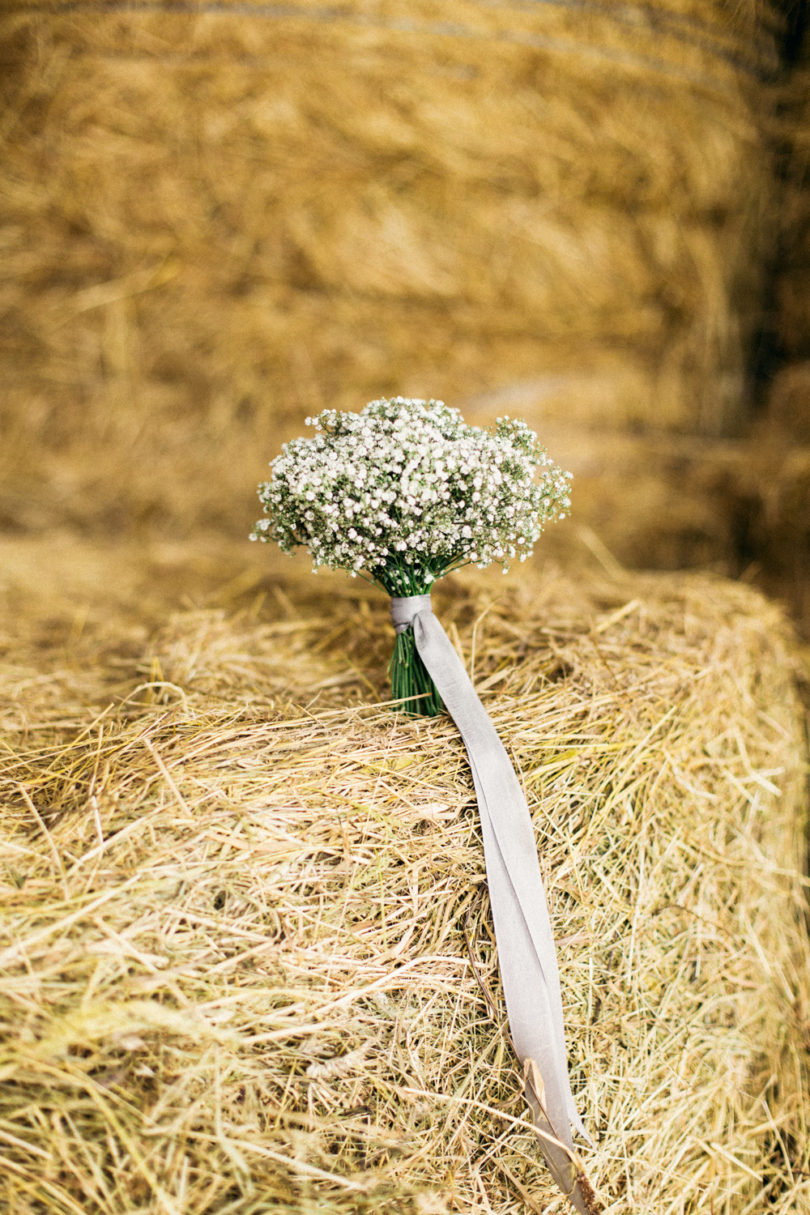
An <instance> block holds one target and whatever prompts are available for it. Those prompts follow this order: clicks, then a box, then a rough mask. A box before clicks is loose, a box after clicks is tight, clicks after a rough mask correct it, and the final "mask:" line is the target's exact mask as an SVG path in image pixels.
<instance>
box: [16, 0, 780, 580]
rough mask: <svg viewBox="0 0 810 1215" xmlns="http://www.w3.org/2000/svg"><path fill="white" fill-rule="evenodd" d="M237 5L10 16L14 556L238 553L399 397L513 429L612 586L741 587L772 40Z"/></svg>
mask: <svg viewBox="0 0 810 1215" xmlns="http://www.w3.org/2000/svg"><path fill="white" fill-rule="evenodd" d="M228 8H229V6H228V5H227V4H224V5H219V4H217V5H207V6H206V5H197V4H189V5H165V6H164V5H159V4H158V5H152V4H143V5H132V6H130V5H126V6H119V5H116V4H114V3H112V4H104V3H99V4H93V3H85V4H81V3H72V4H68V5H54V6H49V5H33V6H29V5H25V4H22V5H20V6H17V7H15V8H14V9H12V12H11V15H9V16H7V17H6V18H5V22H4V26H5V51H4V55H3V59H4V66H5V80H4V91H5V93H6V97H7V104H6V123H5V140H4V156H5V165H6V168H5V172H4V213H5V221H6V223H5V227H4V257H3V266H2V270H1V271H0V273H2V276H3V285H2V288H1V290H2V301H3V305H4V308H5V323H4V333H3V344H4V347H5V350H6V353H7V356H8V362H7V368H6V370H5V377H6V378H5V385H6V387H5V393H4V397H5V403H4V417H3V427H4V443H3V448H2V454H1V455H0V460H2V473H3V475H2V478H0V481H1V482H2V485H3V491H2V504H1V506H2V512H3V515H4V517H5V518H6V519H7V520H8V523H9V525H10V526H13V527H18V526H22V527H26V528H42V527H44V526H52V525H53V522H54V520H59V521H65V522H68V523H71V524H73V523H76V524H78V525H79V526H81V527H83V528H85V529H87V528H91V529H92V530H93V531H95V532H98V531H107V532H109V533H112V532H114V533H120V532H121V530H122V529H123V530H132V529H143V528H144V527H148V528H150V529H154V528H155V527H158V528H160V529H161V530H164V531H167V532H173V533H175V534H176V533H177V532H178V531H181V530H184V529H187V528H188V527H191V526H195V525H197V524H199V523H201V522H204V523H211V524H213V525H215V526H217V527H226V528H228V529H234V530H235V529H238V528H242V529H244V526H245V524H246V523H247V522H248V520H249V517H250V513H251V512H252V509H253V508H252V507H251V506H250V491H249V490H248V489H247V486H249V485H251V484H252V483H254V482H255V481H256V480H258V478H259V477H260V476H261V475H262V473H263V471H264V464H265V461H266V459H267V458H269V455H270V454H272V452H273V451H275V450H276V448H277V446H278V443H279V441H280V440H281V439H284V438H287V437H289V436H290V435H291V434H293V433H296V432H297V431H298V430H300V428H301V423H302V419H303V417H304V416H306V414H308V413H311V412H314V411H316V410H317V409H318V408H319V407H322V406H324V405H332V404H335V405H338V406H340V407H348V408H359V407H360V406H362V404H364V403H365V401H366V400H369V399H371V398H372V397H373V396H378V395H381V394H385V393H391V392H403V393H406V394H413V395H426V396H430V395H434V396H440V397H444V398H445V399H447V400H448V401H449V402H450V403H453V404H460V405H463V406H464V407H465V408H467V410H468V412H470V414H471V416H473V417H480V418H481V419H484V418H488V417H491V415H492V413H493V412H494V411H498V410H499V409H509V410H511V411H513V412H522V413H524V414H526V415H528V416H529V417H530V418H531V419H532V421H534V422H536V423H537V425H538V426H539V427H540V428H541V429H542V431H543V433H544V435H545V436H546V437H547V441H548V443H549V445H550V446H552V447H553V448H554V450H555V454H556V455H557V456H558V458H559V459H561V460H563V461H564V462H567V463H568V464H569V465H570V466H571V467H572V469H573V471H574V473H575V474H576V475H577V478H578V516H579V518H580V520H581V521H582V522H584V523H587V524H589V525H590V526H593V527H594V528H595V529H596V530H597V531H598V533H599V534H600V536H601V537H602V539H603V540H604V541H605V542H606V543H608V545H609V547H611V549H612V550H613V551H614V552H615V553H616V555H617V556H618V557H619V558H620V559H621V560H625V561H630V562H632V563H634V564H640V565H645V564H646V565H649V564H654V565H657V566H667V565H681V564H693V565H699V564H705V563H706V562H707V561H712V562H715V563H719V562H723V561H725V562H726V563H727V565H730V566H732V567H736V566H739V565H740V563H741V562H742V564H745V563H746V562H747V561H748V562H750V560H751V554H750V553H746V552H742V553H740V551H739V550H740V547H741V544H742V548H743V549H744V547H745V539H746V537H742V540H741V537H740V535H739V533H740V530H741V527H742V529H743V531H744V530H745V521H744V519H743V520H742V523H741V519H742V516H743V515H744V513H745V510H746V504H747V509H748V511H749V513H751V511H752V510H755V509H756V507H757V504H758V503H759V500H760V498H761V496H762V492H763V491H762V484H761V482H763V481H764V482H766V483H767V485H768V486H772V485H773V481H774V472H775V471H776V472H777V474H778V472H779V462H778V461H777V460H774V459H771V460H770V462H769V463H768V466H767V468H766V469H763V470H760V469H759V468H758V467H757V468H752V463H751V453H750V450H749V449H748V448H747V447H742V448H741V447H740V446H739V443H738V441H739V440H740V439H741V437H742V436H744V435H745V434H746V433H747V431H748V429H749V428H750V424H751V420H752V410H753V407H754V402H753V401H752V399H751V392H752V388H751V376H750V363H751V361H752V358H753V357H754V356H753V354H752V350H753V347H754V345H755V342H756V340H757V335H758V332H759V329H760V327H761V325H762V315H761V314H762V300H763V292H764V290H765V288H766V286H767V282H766V279H767V276H768V272H769V268H770V259H771V256H772V251H773V247H774V243H775V241H776V239H777V232H778V228H779V214H780V201H779V199H778V198H777V197H776V167H775V160H776V159H778V148H779V139H780V137H781V136H780V134H779V130H780V128H779V126H778V121H777V120H778V118H779V99H780V97H781V94H780V93H779V90H778V88H777V85H778V84H779V83H780V81H781V75H780V73H781V67H780V59H779V46H780V38H781V36H782V35H781V33H780V27H779V22H778V20H777V17H776V14H775V12H774V11H773V10H772V9H770V8H769V7H768V6H766V5H762V4H760V3H750V4H741V5H735V6H734V7H733V9H730V8H729V7H728V6H726V5H713V4H702V5H697V6H689V5H681V4H669V5H666V6H656V7H655V8H654V9H653V8H644V7H638V8H628V7H626V6H620V5H610V4H604V5H595V4H594V5H585V6H580V5H573V6H572V5H566V4H513V5H509V4H483V3H478V2H472V0H452V2H448V3H444V4H442V5H441V6H439V8H438V9H437V7H436V6H435V5H417V4H409V5H407V6H403V5H401V4H396V3H388V4H374V5H367V4H363V5H357V6H353V5H351V4H348V5H344V6H342V7H341V8H340V9H339V10H336V9H325V8H321V7H319V6H317V5H314V4H311V3H299V4H292V5H286V6H283V7H278V6H273V5H267V4H258V3H257V4H248V5H240V6H239V7H238V10H234V11H233V12H229V11H228ZM251 14H255V15H251ZM684 439H686V446H684V445H683V440H684ZM710 440H713V441H711V442H710ZM777 479H778V478H777ZM45 486H47V488H45ZM209 487H210V489H209ZM662 506H663V507H664V509H662ZM651 518H654V519H655V521H656V522H655V526H652V527H651V526H650V523H649V520H650V519H651ZM793 518H794V519H795V518H800V512H798V511H796V510H795V509H794V511H793ZM797 526H798V528H799V530H800V526H801V525H800V524H799V525H797ZM756 544H757V545H758V549H759V550H761V549H762V548H763V544H762V543H761V540H760V539H759V538H757V540H756ZM755 555H757V556H759V555H760V553H759V552H758V553H757V554H755Z"/></svg>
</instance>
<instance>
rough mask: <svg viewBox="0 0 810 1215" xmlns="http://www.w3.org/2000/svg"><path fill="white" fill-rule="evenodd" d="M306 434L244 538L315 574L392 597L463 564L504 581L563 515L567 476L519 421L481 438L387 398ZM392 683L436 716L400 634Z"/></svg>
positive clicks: (435, 413) (280, 460)
mask: <svg viewBox="0 0 810 1215" xmlns="http://www.w3.org/2000/svg"><path fill="white" fill-rule="evenodd" d="M307 424H308V425H311V426H314V427H315V430H316V434H315V435H314V436H313V437H312V438H301V439H294V440H293V441H292V442H290V443H287V444H285V445H284V447H283V448H282V452H281V454H280V455H279V456H277V457H276V458H275V460H273V461H272V463H271V466H270V467H271V468H272V476H271V478H270V480H269V481H267V482H266V483H264V484H263V485H261V486H260V487H259V498H260V500H261V502H262V504H263V506H264V510H265V515H266V517H265V518H263V519H261V520H260V521H259V522H258V523H257V524H256V527H255V529H254V531H253V534H252V536H251V539H254V540H267V541H270V540H273V541H276V543H278V544H279V545H280V546H281V548H282V549H283V550H284V552H288V553H289V552H292V551H293V549H295V548H296V547H298V546H299V545H303V546H304V547H305V548H307V549H308V550H309V552H310V554H311V556H312V560H313V565H314V568H315V569H318V568H319V567H320V566H327V567H329V568H330V569H342V570H346V571H348V573H349V574H351V575H352V576H353V577H357V576H359V577H362V578H366V579H368V580H369V581H370V582H373V583H376V585H377V586H379V587H381V588H382V589H383V590H384V591H386V592H387V593H388V594H389V595H390V596H392V597H394V598H397V597H411V596H421V595H428V594H429V593H430V590H431V587H432V586H433V583H434V582H435V581H436V580H437V579H438V578H442V577H443V576H444V575H445V574H449V573H451V572H452V571H453V570H457V569H460V568H461V567H462V566H464V565H471V564H472V565H477V566H478V567H479V568H481V569H483V568H484V567H485V566H488V565H490V564H492V563H493V562H500V563H501V564H502V566H503V569H504V573H505V572H506V571H507V569H508V568H509V563H510V561H514V560H515V559H517V560H519V561H524V560H525V559H526V558H527V557H528V556H529V555H530V554H531V552H532V547H533V545H534V543H535V541H536V540H537V538H538V537H539V536H540V533H541V532H542V531H543V528H544V526H545V524H546V523H548V522H549V521H551V520H553V519H561V518H563V517H564V516H565V515H566V514H567V512H568V509H569V507H570V479H571V478H570V473H567V472H563V470H562V469H561V468H559V467H558V466H557V465H556V464H554V463H553V461H552V460H550V459H549V457H548V456H547V455H546V453H545V451H544V449H543V448H542V447H541V446H540V444H539V443H538V439H537V435H536V434H534V432H533V431H532V430H530V429H529V427H528V426H527V425H526V423H525V422H522V421H519V420H516V419H512V418H498V420H497V421H496V423H495V425H494V426H493V427H491V428H489V429H486V430H485V429H482V428H481V427H478V426H469V425H467V423H465V421H464V419H463V418H462V416H461V414H460V413H459V412H458V410H456V409H450V408H448V406H446V405H445V404H444V403H443V402H442V401H433V400H430V401H422V400H412V399H410V398H406V397H394V398H392V399H390V400H388V399H385V398H383V399H382V400H379V401H372V402H371V404H370V405H367V406H366V408H365V409H364V410H363V411H362V413H359V414H355V413H338V412H337V411H336V410H333V409H326V410H324V411H323V412H322V413H320V414H319V415H318V417H316V418H307ZM390 675H391V692H392V696H393V698H394V699H395V700H397V701H402V702H403V704H404V706H405V708H406V711H409V712H412V713H418V714H424V715H426V716H434V715H435V714H437V713H439V712H440V711H441V709H442V702H441V697H440V696H439V693H438V692H437V690H436V687H435V685H434V683H433V680H432V679H431V678H430V676H429V675H428V673H427V671H426V670H425V667H424V665H423V663H422V661H421V659H420V657H419V654H418V653H417V651H416V648H415V645H414V638H413V630H412V629H411V628H410V627H408V626H406V627H404V628H400V629H398V632H397V637H396V641H395V646H394V654H393V658H392V660H391V666H390Z"/></svg>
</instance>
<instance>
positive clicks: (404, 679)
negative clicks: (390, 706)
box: [388, 628, 444, 717]
mask: <svg viewBox="0 0 810 1215" xmlns="http://www.w3.org/2000/svg"><path fill="white" fill-rule="evenodd" d="M388 674H389V675H390V677H391V696H392V697H393V699H394V700H404V701H407V702H408V703H407V704H405V705H403V709H404V711H405V712H406V713H411V714H413V715H414V716H422V717H436V716H438V714H439V713H441V711H442V709H443V708H444V706H443V704H442V699H441V697H440V696H439V693H438V691H437V690H436V685H435V684H434V682H433V680H432V679H431V677H430V675H429V674H428V672H427V670H426V668H425V664H424V663H423V662H422V659H421V658H420V657H419V654H418V652H417V649H416V641H415V640H414V635H413V629H412V628H408V629H405V630H404V631H403V632H401V633H397V637H396V641H395V642H394V653H393V654H392V655H391V662H390V664H389V666H388Z"/></svg>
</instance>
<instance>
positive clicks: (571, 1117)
mask: <svg viewBox="0 0 810 1215" xmlns="http://www.w3.org/2000/svg"><path fill="white" fill-rule="evenodd" d="M412 625H413V631H414V638H415V641H416V648H417V651H418V653H419V656H420V657H421V659H422V661H423V663H424V664H425V667H426V668H427V670H428V673H429V674H430V676H431V678H432V679H433V682H434V683H435V685H436V687H437V689H438V691H439V694H440V696H441V697H442V700H443V701H444V703H445V706H446V708H447V710H448V712H449V713H450V715H451V717H452V718H453V720H454V721H455V723H456V725H457V727H458V729H459V733H460V734H461V736H462V739H463V740H464V744H465V747H466V749H467V753H468V755H469V759H470V766H471V768H472V773H473V780H474V783H475V791H476V796H477V799H478V806H479V811H480V814H481V824H482V831H483V836H484V855H485V861H486V868H487V883H488V887H489V894H490V903H491V905H492V915H493V920H494V924H495V939H496V943H497V949H498V963H499V967H500V971H501V977H502V980H503V986H504V995H505V998H506V1007H507V1012H508V1015H509V1025H510V1029H511V1031H512V1038H513V1040H514V1043H515V1049H516V1051H517V1054H518V1057H519V1059H520V1061H521V1063H522V1064H523V1065H524V1068H526V1069H529V1070H527V1072H526V1076H527V1077H528V1076H530V1079H526V1095H527V1100H528V1101H529V1105H530V1107H531V1110H532V1115H533V1118H534V1121H535V1125H536V1127H537V1131H538V1137H539V1139H540V1144H541V1148H542V1150H543V1154H544V1156H545V1158H546V1161H547V1163H548V1166H549V1169H550V1171H551V1173H552V1176H553V1177H554V1179H555V1181H556V1182H557V1184H558V1185H559V1187H560V1189H561V1190H562V1191H563V1193H565V1194H566V1195H567V1196H568V1197H569V1199H570V1201H571V1202H572V1203H573V1205H574V1206H575V1207H576V1209H577V1210H578V1211H580V1212H582V1213H583V1215H593V1212H594V1211H595V1210H596V1209H597V1208H596V1207H595V1206H594V1205H593V1202H592V1201H590V1186H588V1184H587V1182H586V1181H585V1179H584V1176H583V1175H582V1172H581V1168H580V1166H579V1165H578V1163H577V1160H576V1155H575V1152H574V1147H573V1139H572V1136H571V1125H572V1124H573V1126H574V1127H575V1128H576V1129H577V1130H578V1131H580V1132H581V1133H582V1134H583V1136H584V1137H585V1138H586V1139H587V1138H588V1136H587V1135H586V1134H585V1131H584V1128H583V1126H582V1123H581V1120H580V1118H579V1115H578V1113H577V1110H576V1107H575V1105H574V1099H573V1095H572V1093H571V1087H570V1081H569V1078H568V1064H567V1052H566V1045H565V1034H564V1027H563V1010H562V996H561V993H560V982H559V971H558V967H557V957H556V950H555V947H554V937H553V932H552V928H551V921H550V918H549V912H548V903H547V901H546V895H545V890H544V887H543V881H542V877H541V874H540V865H539V862H538V857H537V846H536V843H535V838H534V831H533V828H532V823H531V818H530V815H529V809H528V806H527V805H526V800H525V798H524V796H523V791H522V789H521V787H520V783H519V782H518V779H517V777H516V775H515V772H514V769H513V767H512V764H511V762H510V760H509V756H508V755H507V753H506V750H505V748H504V746H503V744H502V742H501V740H500V738H499V737H498V734H497V731H496V730H495V727H494V726H493V724H492V722H491V720H490V718H489V714H488V713H487V712H486V709H484V706H483V705H482V704H481V701H480V700H479V698H478V694H477V693H476V691H475V688H474V687H473V685H472V683H471V682H470V679H469V677H468V675H467V672H466V671H465V669H464V665H463V663H462V662H461V660H460V659H459V657H458V655H457V654H456V651H455V650H454V648H453V646H452V643H451V642H450V639H449V637H448V636H447V634H446V633H445V631H444V629H443V628H442V626H441V624H440V622H439V620H438V619H437V618H436V616H434V614H433V612H432V611H431V610H430V609H429V608H427V609H425V610H422V611H419V612H418V613H417V614H416V615H415V616H414V618H413V622H412ZM589 1203H590V1204H589Z"/></svg>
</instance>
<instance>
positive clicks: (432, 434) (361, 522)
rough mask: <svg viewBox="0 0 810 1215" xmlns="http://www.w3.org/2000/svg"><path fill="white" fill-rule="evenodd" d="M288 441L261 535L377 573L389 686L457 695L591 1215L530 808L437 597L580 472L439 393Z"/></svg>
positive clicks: (500, 894) (578, 1183)
mask: <svg viewBox="0 0 810 1215" xmlns="http://www.w3.org/2000/svg"><path fill="white" fill-rule="evenodd" d="M307 421H308V422H309V423H310V424H311V425H314V427H315V429H316V434H315V435H314V436H313V437H312V438H309V439H294V440H293V441H292V442H291V443H287V444H286V445H285V446H284V448H283V449H282V451H281V454H280V455H279V456H277V457H276V458H275V460H273V462H272V464H271V468H272V470H273V472H272V476H271V478H270V480H269V481H267V482H266V483H265V484H263V485H261V486H260V487H259V497H260V499H261V501H262V503H263V505H264V510H265V518H263V519H261V520H260V521H259V522H258V523H257V524H256V527H255V529H254V532H253V537H252V538H253V539H255V540H275V541H276V542H277V543H278V544H279V545H280V546H281V548H282V549H284V551H285V552H292V551H293V549H295V548H297V547H298V546H299V545H303V546H304V547H306V548H307V549H309V552H310V554H311V556H312V560H313V563H314V566H315V569H318V568H319V567H320V566H328V567H329V568H331V569H343V570H347V571H348V572H349V573H350V574H352V575H354V576H355V577H361V578H366V579H368V581H370V582H373V583H375V584H376V585H377V586H379V587H381V588H382V589H383V590H384V591H386V592H387V593H388V594H389V595H390V596H391V616H392V619H393V622H394V626H395V629H396V634H397V637H396V642H395V647H394V656H393V659H392V661H391V667H390V672H391V684H392V692H393V695H394V699H395V700H397V701H401V702H403V704H404V705H405V706H406V708H407V709H408V710H409V711H410V712H414V713H422V714H427V715H430V716H432V715H435V714H436V713H439V712H440V711H441V709H442V705H443V704H444V707H446V709H447V711H448V712H449V714H450V716H451V717H452V718H453V720H454V721H455V723H456V725H457V726H458V729H459V732H460V734H461V736H462V738H463V740H464V744H465V746H466V749H467V754H468V756H469V760H470V767H471V769H472V776H473V781H474V784H475V792H476V798H477V801H478V807H479V812H480V815H481V823H482V833H483V840H484V854H485V860H486V869H487V882H488V887H489V895H490V904H491V907H492V917H493V921H494V925H495V939H496V942H497V947H498V963H499V967H500V971H501V978H502V980H503V988H504V995H505V998H506V1007H507V1012H508V1015H509V1025H510V1029H511V1031H512V1040H513V1043H514V1047H515V1051H516V1053H517V1055H518V1058H519V1059H520V1061H521V1064H522V1066H523V1082H524V1091H525V1095H526V1099H527V1101H528V1103H529V1106H530V1108H531V1111H532V1119H533V1122H534V1126H535V1128H536V1129H537V1133H538V1136H539V1137H540V1144H541V1148H542V1151H543V1154H544V1156H545V1158H546V1161H547V1163H548V1166H549V1169H550V1170H551V1173H552V1175H553V1177H554V1179H555V1181H556V1182H557V1184H558V1185H559V1187H560V1189H561V1190H562V1191H563V1193H565V1194H566V1195H567V1196H568V1198H569V1199H570V1201H571V1203H572V1204H573V1205H574V1207H575V1208H576V1209H577V1210H578V1211H579V1212H581V1215H594V1212H596V1211H598V1210H599V1207H598V1204H597V1201H596V1198H595V1195H594V1194H593V1191H592V1190H591V1188H590V1185H589V1183H588V1180H587V1177H586V1176H585V1173H584V1170H583V1168H582V1165H581V1163H580V1161H579V1158H578V1157H577V1155H576V1152H575V1150H574V1145H573V1138H572V1134H571V1128H572V1127H574V1128H576V1130H578V1131H579V1132H580V1133H581V1134H582V1135H583V1136H585V1137H586V1138H587V1136H586V1135H585V1129H584V1127H583V1126H582V1123H581V1121H580V1119H579V1115H578V1113H577V1111H576V1107H575V1104H574V1099H573V1095H572V1093H571V1087H570V1082H569V1078H568V1066H567V1057H566V1045H565V1033H564V1027H563V1007H562V996H561V992H560V982H559V971H558V966H557V956H556V950H555V946H554V936H553V933H552V929H551V922H550V918H549V911H548V904H547V902H546V896H545V891H544V888H543V881H542V877H541V874H540V867H539V863H538V859H537V846H536V843H535V839H534V830H533V827H532V822H531V816H530V814H529V810H528V806H527V804H526V800H525V798H524V796H523V791H522V789H521V787H520V782H519V781H518V779H517V776H516V775H515V771H514V769H513V767H512V765H511V763H510V760H509V756H508V755H507V752H506V750H505V749H504V746H503V743H502V742H501V740H500V739H499V738H498V735H497V732H496V731H495V728H494V726H493V724H492V722H491V721H490V719H489V715H488V714H487V712H486V709H485V708H484V706H483V705H482V704H481V701H480V700H479V699H478V696H477V694H476V691H475V688H474V687H473V685H472V683H471V682H470V679H469V677H468V675H467V673H466V671H465V669H464V664H463V663H462V662H461V660H460V659H459V657H458V655H457V654H456V652H455V650H454V649H453V646H452V644H451V642H450V640H449V638H448V636H447V634H446V633H445V631H444V629H443V628H442V626H441V624H440V623H439V621H438V620H437V618H436V616H435V615H434V614H433V611H432V609H431V606H430V589H431V587H432V586H433V583H434V582H435V581H436V579H437V578H441V577H442V576H443V575H444V574H448V573H450V572H451V570H457V569H460V568H461V567H462V566H464V565H470V564H474V565H478V566H480V567H483V566H487V565H490V564H491V563H492V562H493V561H498V562H500V563H501V564H502V565H503V567H504V570H506V569H507V568H508V565H509V562H510V561H513V560H514V559H515V558H517V559H518V560H521V561H522V560H524V559H525V558H526V557H527V556H528V555H529V554H530V553H531V551H532V546H533V544H534V542H535V541H536V540H537V538H538V536H539V535H540V533H541V532H542V530H543V527H544V525H545V524H546V523H547V522H549V520H551V519H559V518H561V517H562V516H563V515H564V514H566V512H567V510H568V507H569V504H570V499H569V483H570V475H569V474H568V473H566V472H563V471H562V469H560V468H558V467H557V465H556V464H554V463H552V461H551V460H550V459H549V458H548V456H547V455H546V453H545V451H544V450H543V448H542V447H541V446H540V445H539V443H538V441H537V436H536V435H535V434H534V433H533V431H531V430H530V429H529V428H528V426H527V425H526V424H525V422H520V421H515V420H512V419H510V418H499V419H498V421H497V422H496V423H495V425H494V427H491V428H489V429H486V430H484V429H482V428H480V427H477V426H468V425H467V424H466V423H465V422H464V420H463V418H462V417H461V415H460V414H459V413H458V411H457V410H455V409H448V408H447V406H446V405H444V404H443V403H442V402H441V401H432V400H431V401H421V400H412V399H410V398H407V397H393V398H392V399H390V400H388V399H383V400H379V401H372V402H371V404H370V405H367V406H366V408H365V409H364V410H363V412H362V413H359V414H354V413H338V412H336V411H335V410H333V409H327V410H324V411H323V413H321V414H319V415H318V417H317V418H309V419H307Z"/></svg>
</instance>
